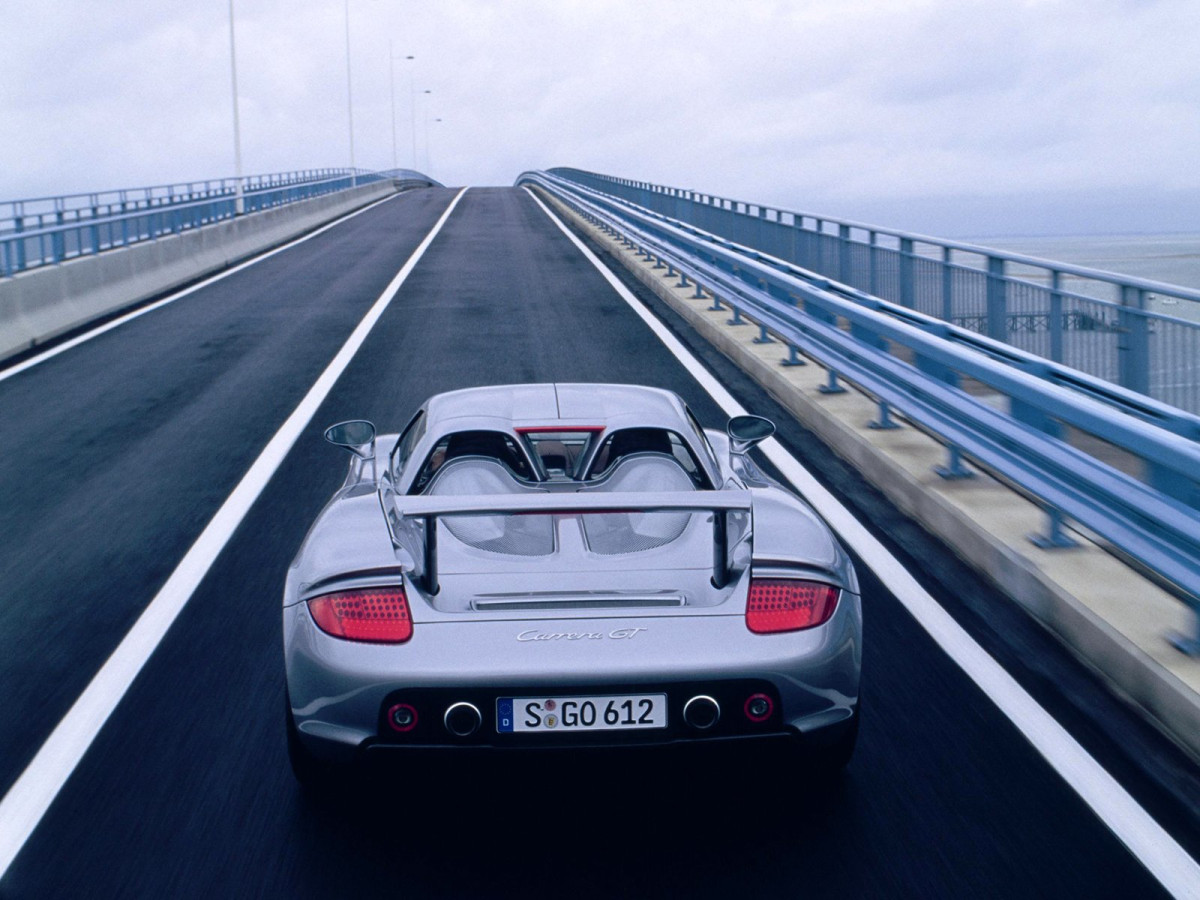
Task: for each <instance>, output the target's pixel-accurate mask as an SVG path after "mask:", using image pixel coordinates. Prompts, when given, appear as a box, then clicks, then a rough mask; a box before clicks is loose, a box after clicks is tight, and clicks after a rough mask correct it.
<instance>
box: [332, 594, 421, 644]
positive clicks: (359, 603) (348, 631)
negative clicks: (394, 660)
mask: <svg viewBox="0 0 1200 900" xmlns="http://www.w3.org/2000/svg"><path fill="white" fill-rule="evenodd" d="M308 610H309V612H310V613H312V617H313V621H314V622H316V623H317V627H318V628H320V629H321V630H322V631H324V632H325V633H326V634H331V635H333V636H334V637H339V638H345V639H346V640H348V641H366V642H370V643H375V644H402V643H404V641H407V640H408V639H409V638H410V637H412V632H413V626H412V618H411V617H410V616H409V614H408V600H407V599H406V598H405V596H404V589H403V588H399V587H394V588H364V589H362V590H357V591H339V592H338V593H336V594H324V595H323V596H320V597H314V598H313V599H312V600H309V601H308Z"/></svg>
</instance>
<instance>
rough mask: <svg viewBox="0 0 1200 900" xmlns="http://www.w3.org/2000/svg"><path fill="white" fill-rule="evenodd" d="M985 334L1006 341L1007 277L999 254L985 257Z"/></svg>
mask: <svg viewBox="0 0 1200 900" xmlns="http://www.w3.org/2000/svg"><path fill="white" fill-rule="evenodd" d="M987 336H988V337H990V338H994V339H995V340H997V341H1004V342H1005V343H1007V342H1008V279H1007V278H1006V277H1005V261H1004V259H1003V257H999V256H989V257H988V258H987Z"/></svg>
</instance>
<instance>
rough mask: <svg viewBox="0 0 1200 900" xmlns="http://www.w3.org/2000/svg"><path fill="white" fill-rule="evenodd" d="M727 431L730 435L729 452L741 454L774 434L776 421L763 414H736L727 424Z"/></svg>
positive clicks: (736, 454)
mask: <svg viewBox="0 0 1200 900" xmlns="http://www.w3.org/2000/svg"><path fill="white" fill-rule="evenodd" d="M725 432H726V433H727V434H728V435H729V452H730V453H732V454H733V455H735V456H741V455H743V454H745V453H746V452H747V451H748V450H749V449H750V448H751V447H753V446H754V445H755V444H757V443H760V442H761V441H765V440H766V439H767V438H769V437H770V436H771V435H773V434H774V433H775V423H774V422H772V421H771V420H770V419H764V418H763V417H762V416H734V417H733V418H732V419H730V420H729V424H728V425H726V426H725Z"/></svg>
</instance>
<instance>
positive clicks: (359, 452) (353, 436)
mask: <svg viewBox="0 0 1200 900" xmlns="http://www.w3.org/2000/svg"><path fill="white" fill-rule="evenodd" d="M325 440H327V441H329V443H331V444H336V445H337V446H339V447H345V448H346V449H347V450H349V451H350V452H351V453H353V454H354V455H355V456H357V457H358V458H359V459H374V458H375V426H374V425H372V424H371V423H370V422H367V421H365V420H363V419H352V420H351V421H349V422H338V423H337V424H336V425H330V426H329V427H328V428H326V429H325Z"/></svg>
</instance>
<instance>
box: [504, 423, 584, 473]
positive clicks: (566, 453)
mask: <svg viewBox="0 0 1200 900" xmlns="http://www.w3.org/2000/svg"><path fill="white" fill-rule="evenodd" d="M598 430H599V429H593V428H589V429H573V430H571V429H568V430H564V431H549V430H547V431H541V430H537V431H535V430H528V431H524V432H523V436H524V438H525V440H526V441H528V442H529V447H530V449H531V450H532V451H533V453H534V455H535V456H536V457H537V458H538V461H539V462H540V463H541V464H542V470H543V471H544V472H545V473H546V477H547V478H548V479H549V480H551V481H567V480H571V479H574V478H575V477H576V474H575V473H576V471H577V469H578V468H579V461H580V460H581V459H582V458H583V457H584V456H585V455H586V453H587V448H588V445H589V444H590V443H591V442H592V438H593V437H594V436H595V432H596V431H598Z"/></svg>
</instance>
